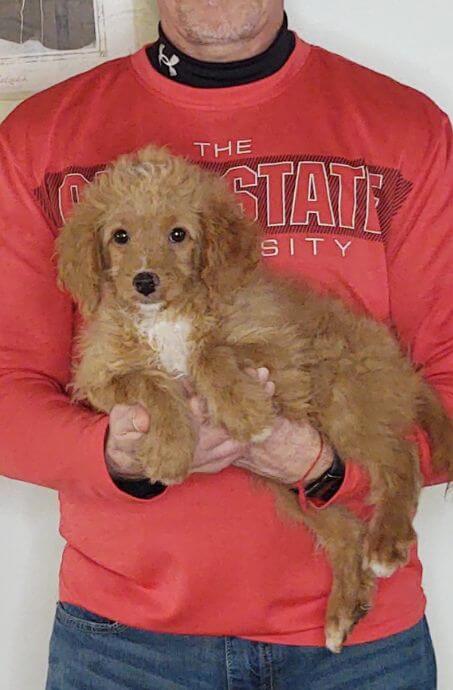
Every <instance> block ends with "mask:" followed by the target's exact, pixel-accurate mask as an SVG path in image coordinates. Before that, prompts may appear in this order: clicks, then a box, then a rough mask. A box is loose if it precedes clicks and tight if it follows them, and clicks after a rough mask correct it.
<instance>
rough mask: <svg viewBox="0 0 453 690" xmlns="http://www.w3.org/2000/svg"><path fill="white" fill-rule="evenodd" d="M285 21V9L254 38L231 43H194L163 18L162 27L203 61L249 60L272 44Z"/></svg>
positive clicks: (182, 47) (179, 46) (186, 50)
mask: <svg viewBox="0 0 453 690" xmlns="http://www.w3.org/2000/svg"><path fill="white" fill-rule="evenodd" d="M282 22H283V11H282V13H281V14H279V15H278V16H277V17H272V18H270V19H269V21H268V22H267V23H266V24H265V25H264V26H263V28H262V30H261V31H260V32H259V33H258V34H257V35H256V36H255V37H253V38H251V39H245V40H238V41H234V42H231V43H224V42H219V43H209V44H205V43H194V42H191V41H190V40H189V39H188V38H187V37H186V36H184V35H183V34H182V33H181V32H180V31H179V30H178V28H177V27H175V26H174V25H171V24H168V23H166V22H165V20H164V19H162V29H163V31H164V32H165V34H166V35H167V36H168V38H169V39H170V41H171V42H172V43H173V44H174V45H175V46H176V47H177V48H178V49H179V50H181V51H182V52H183V53H185V54H186V55H189V56H190V57H192V58H195V59H196V60H202V61H203V62H236V61H237V60H247V59H248V58H252V57H254V56H255V55H260V54H261V53H263V52H264V51H265V50H267V48H269V46H270V45H272V43H273V41H274V39H275V37H276V36H277V34H278V32H279V30H280V27H281V25H282Z"/></svg>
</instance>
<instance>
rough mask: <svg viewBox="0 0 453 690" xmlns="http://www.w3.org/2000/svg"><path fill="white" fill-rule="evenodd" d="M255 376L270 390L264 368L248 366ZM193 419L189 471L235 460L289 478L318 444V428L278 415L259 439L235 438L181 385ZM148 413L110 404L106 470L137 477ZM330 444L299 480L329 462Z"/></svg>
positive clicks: (299, 472) (211, 470)
mask: <svg viewBox="0 0 453 690" xmlns="http://www.w3.org/2000/svg"><path fill="white" fill-rule="evenodd" d="M249 374H250V375H251V376H254V377H256V378H258V380H259V381H260V383H261V385H262V386H263V388H264V390H265V391H266V393H267V395H269V396H272V395H273V394H274V391H275V387H274V384H273V383H272V382H271V381H269V371H268V370H267V369H265V368H263V369H259V370H258V371H254V370H249ZM186 390H187V395H188V397H189V405H190V408H191V411H192V415H193V422H194V425H195V427H196V430H197V433H198V443H197V447H196V449H195V454H194V460H193V466H192V470H191V472H192V473H202V474H215V473H217V472H221V471H222V470H224V469H226V468H227V467H230V465H235V466H237V467H241V468H243V469H247V470H249V471H250V472H254V473H255V474H259V475H261V476H264V477H268V478H272V479H276V480H278V481H281V482H283V483H287V484H292V483H295V482H298V481H300V480H301V478H302V477H304V476H305V474H306V473H307V471H308V470H309V469H310V466H311V465H312V464H313V461H314V460H315V459H316V458H317V456H318V454H319V450H320V436H319V433H318V432H317V431H316V430H315V429H314V428H313V427H312V426H310V424H308V423H306V424H293V423H291V422H289V421H288V420H286V419H283V418H278V419H277V421H276V423H275V426H274V430H273V433H272V434H271V436H270V437H269V438H268V439H267V440H266V441H265V442H264V443H261V444H260V445H250V444H244V443H239V442H238V441H235V440H233V439H232V438H230V436H229V435H228V433H227V432H226V431H225V429H223V428H219V427H215V426H213V425H212V424H211V423H210V421H209V419H208V416H207V411H206V405H205V404H204V402H203V401H202V400H201V399H200V398H199V397H197V396H194V395H193V391H191V389H190V386H188V385H187V386H186ZM149 425H150V419H149V415H148V413H147V412H146V410H145V409H144V408H143V407H142V406H141V405H132V406H130V405H116V406H115V407H114V408H113V410H112V412H111V414H110V429H109V434H108V437H107V444H106V453H105V454H106V462H107V467H108V469H109V472H110V474H111V475H112V477H113V478H117V479H131V480H134V479H143V477H144V472H143V468H142V466H141V464H140V463H139V462H138V460H137V459H136V457H135V454H136V452H137V450H138V447H139V444H140V440H141V439H142V438H143V435H144V434H145V433H146V432H147V431H148V429H149ZM332 461H333V450H332V448H331V447H330V446H328V445H327V444H325V445H324V449H323V451H322V453H321V455H320V457H319V459H318V462H317V463H316V465H315V466H314V467H313V468H312V470H311V471H310V473H309V474H308V475H307V476H305V482H306V483H308V482H309V481H311V480H313V479H316V478H317V477H319V476H320V475H321V474H323V472H325V471H326V470H327V469H328V468H329V467H330V466H331V464H332Z"/></svg>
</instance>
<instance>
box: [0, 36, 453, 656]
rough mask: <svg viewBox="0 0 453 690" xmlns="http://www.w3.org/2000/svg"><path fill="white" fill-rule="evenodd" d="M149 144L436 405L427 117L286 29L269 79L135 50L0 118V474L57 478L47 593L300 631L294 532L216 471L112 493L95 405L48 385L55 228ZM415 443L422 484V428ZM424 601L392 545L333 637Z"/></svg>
mask: <svg viewBox="0 0 453 690" xmlns="http://www.w3.org/2000/svg"><path fill="white" fill-rule="evenodd" d="M150 142H153V143H154V144H158V145H169V147H170V149H171V150H172V151H174V152H175V153H179V154H184V155H187V156H189V157H190V158H192V159H193V160H194V161H198V162H200V163H201V164H205V165H209V166H210V167H213V168H215V169H217V170H219V171H220V172H222V173H225V174H226V175H227V177H228V180H229V182H230V183H231V186H232V188H233V189H234V190H235V192H236V194H237V198H238V201H239V202H240V203H242V204H243V205H244V208H245V210H246V211H247V212H248V213H250V214H251V215H252V216H257V217H258V218H259V219H260V221H261V222H262V224H263V226H264V239H263V257H264V259H265V261H267V262H269V265H270V266H273V267H275V270H281V271H284V272H285V273H288V274H294V275H300V276H305V277H306V278H307V279H308V280H309V281H311V282H312V283H313V284H314V285H316V286H319V287H322V288H325V287H328V288H329V289H331V290H333V291H336V292H337V293H339V294H341V295H342V296H344V297H345V298H346V299H348V300H350V301H351V302H354V303H356V304H359V305H361V306H362V307H364V308H365V309H367V310H368V311H369V312H370V313H371V314H372V315H373V316H374V317H376V318H377V319H380V320H382V321H385V322H388V323H391V324H393V325H394V326H395V328H396V329H397V331H398V333H399V335H400V337H401V340H402V342H403V343H404V344H405V346H407V348H408V350H409V351H410V353H411V356H412V358H413V360H414V362H415V363H416V364H417V365H418V366H420V367H422V368H423V371H424V373H425V375H426V376H427V378H428V379H429V381H430V382H431V383H432V384H433V385H435V386H436V388H437V389H438V391H439V393H440V394H441V395H442V397H443V399H444V401H445V404H446V405H447V406H448V407H449V408H450V409H451V410H453V300H452V294H453V282H452V271H451V266H452V261H453V232H452V230H453V209H452V205H451V194H452V190H453V162H452V151H451V148H452V132H451V128H450V125H449V122H448V119H447V117H446V116H445V115H444V114H443V113H442V112H441V111H440V110H439V109H438V108H437V107H436V106H435V105H433V103H432V102H431V101H429V100H428V99H427V98H426V97H424V96H422V95H420V94H419V93H416V92H415V91H413V90H411V89H409V88H406V87H404V86H401V85H399V84H397V83H395V82H394V81H392V80H390V79H388V78H385V77H383V76H381V75H378V74H375V73H373V72H371V71H369V70H366V69H364V68H362V67H359V66H357V65H355V64H353V63H351V62H349V61H347V60H345V59H343V58H341V57H338V56H337V55H333V54H331V53H328V52H326V51H325V50H322V49H320V48H317V47H311V46H309V45H307V44H305V43H304V42H302V41H299V42H298V44H297V47H296V50H295V52H294V53H293V55H292V56H291V58H290V60H289V61H288V62H287V63H286V65H285V66H284V67H283V68H282V69H281V70H280V71H279V72H277V73H276V74H274V75H273V76H271V77H268V78H267V79H264V80H261V81H259V82H255V83H254V84H251V85H246V86H239V87H232V88H228V89H214V90H210V91H209V92H207V91H206V90H198V89H194V88H191V87H187V86H183V85H180V84H175V83H174V82H171V81H170V80H169V79H167V78H165V77H163V76H161V75H160V74H158V73H157V72H155V71H154V70H153V69H152V68H151V66H150V65H149V63H148V61H147V58H146V54H145V52H144V50H141V51H139V52H138V53H137V54H135V55H133V56H132V57H127V58H123V59H120V60H116V61H113V62H109V63H106V64H104V65H102V66H100V67H98V68H97V69H94V70H92V71H90V72H88V73H86V74H82V75H80V76H78V77H75V78H73V79H71V80H69V81H67V82H65V83H63V84H60V85H58V86H55V87H53V88H52V89H50V90H48V91H45V92H44V93H41V94H39V95H37V96H34V97H33V98H31V99H30V100H28V101H26V102H25V103H24V104H22V105H21V106H19V108H18V109H17V110H16V111H15V112H14V113H13V114H12V115H11V116H10V117H9V118H8V119H7V121H6V122H5V123H4V124H3V125H2V127H1V128H0V156H1V160H0V252H1V253H0V256H1V270H0V294H1V299H0V425H1V434H0V472H1V473H2V474H3V475H5V476H7V477H12V478H15V479H20V480H23V481H27V482H32V483H35V484H40V485H43V486H47V487H52V488H54V489H56V490H58V491H59V493H60V499H61V514H62V516H61V533H62V535H63V537H64V538H65V540H66V542H67V546H66V548H65V551H64V556H63V563H62V568H61V589H60V596H61V598H62V599H63V600H65V601H67V602H71V603H74V604H78V605H81V606H84V607H86V608H88V609H91V610H92V611H94V612H97V613H98V614H100V615H104V616H107V617H110V618H112V619H115V620H119V621H121V622H122V623H125V624H129V625H132V626H138V627H141V628H145V629H149V630H152V631H160V632H167V633H189V634H206V635H235V636H242V637H246V638H249V639H254V640H261V641H267V642H276V643H287V644H297V645H298V644H300V645H322V644H323V643H324V633H323V623H324V614H325V607H326V599H327V595H328V592H329V590H330V586H331V571H330V569H329V566H328V563H327V561H326V559H325V557H324V554H323V552H322V551H321V550H317V549H315V544H314V541H313V538H312V536H311V535H310V534H309V532H308V531H306V530H305V529H304V528H303V527H302V526H293V525H289V524H285V523H284V522H282V521H281V519H280V518H279V517H278V516H277V514H276V511H275V508H274V503H273V498H272V496H271V495H270V494H269V493H268V492H266V491H264V490H257V488H256V486H255V485H254V484H253V480H252V479H251V477H250V475H249V474H247V473H246V472H245V471H242V470H239V469H235V468H231V469H228V470H226V471H224V472H222V473H220V474H218V475H215V476H203V475H200V476H193V477H191V478H190V479H189V480H188V481H186V482H185V483H184V484H183V485H182V486H176V487H172V488H169V489H167V490H166V491H165V492H164V493H163V494H161V495H160V496H159V497H157V498H154V499H151V500H144V499H139V498H133V497H131V496H129V495H127V494H125V493H123V492H121V491H120V490H119V489H118V488H117V487H116V486H115V485H114V484H113V482H112V481H111V479H110V477H109V475H108V473H107V470H106V467H105V462H104V453H103V448H104V436H105V433H106V429H107V426H108V419H107V417H106V416H104V415H99V414H95V413H93V412H90V411H89V410H87V409H84V408H81V407H78V406H76V405H73V404H71V403H70V401H69V399H68V397H67V395H66V394H65V386H66V385H67V383H68V381H69V379H70V362H71V348H72V342H73V336H74V332H75V330H76V329H77V327H78V324H79V319H78V318H76V317H77V315H76V314H75V310H74V308H73V305H72V303H71V300H70V298H69V297H68V296H67V295H65V294H63V293H62V292H60V291H59V290H58V288H57V285H56V270H55V261H54V256H53V254H54V240H55V236H56V234H57V232H58V229H59V227H61V225H62V222H63V220H64V218H65V217H66V216H67V214H68V213H69V210H70V207H71V205H72V204H73V203H74V202H75V201H77V199H78V196H79V193H80V190H81V189H82V187H83V185H85V184H87V183H89V182H90V181H91V180H93V178H94V177H95V176H96V174H98V173H99V171H101V170H103V169H104V167H105V165H106V164H107V163H108V162H109V161H111V160H112V159H114V158H115V157H117V156H118V155H119V154H121V153H124V152H128V151H132V150H134V149H138V148H140V147H142V146H144V145H146V144H148V143H150ZM420 450H421V458H422V466H423V470H424V474H425V477H426V481H427V483H432V482H434V481H436V478H434V477H432V474H431V471H430V458H429V448H428V445H427V443H426V439H424V438H423V436H422V435H421V436H420ZM437 479H440V478H437ZM366 492H367V484H366V480H365V478H364V477H363V476H362V474H361V472H360V471H359V469H358V467H357V465H355V464H354V462H353V461H350V462H347V474H346V479H345V482H344V485H343V488H342V489H341V490H340V492H339V494H337V496H336V497H335V498H334V499H333V501H335V502H339V503H340V502H341V503H343V504H345V505H347V506H349V507H351V508H353V509H355V510H357V511H358V512H359V513H361V512H362V511H365V510H366V507H365V506H366ZM424 607H425V598H424V595H423V593H422V589H421V566H420V563H419V561H418V558H417V554H416V549H415V548H414V549H413V552H412V557H411V560H410V563H409V565H408V566H407V567H405V568H403V569H401V570H399V571H398V572H397V573H396V574H395V575H394V576H393V577H392V578H390V579H389V580H382V581H380V583H379V588H378V593H377V596H376V605H375V608H374V610H373V611H372V612H371V613H370V615H369V616H368V617H367V618H365V619H364V620H363V622H361V623H360V624H359V625H358V626H357V628H356V630H355V632H354V634H353V635H352V637H351V639H350V642H355V643H357V642H363V641H368V640H373V639H376V638H380V637H383V636H385V635H389V634H392V633H395V632H398V631H401V630H403V629H406V628H408V627H410V626H412V625H413V624H415V623H416V622H417V621H418V620H419V619H420V617H421V616H422V614H423V611H424Z"/></svg>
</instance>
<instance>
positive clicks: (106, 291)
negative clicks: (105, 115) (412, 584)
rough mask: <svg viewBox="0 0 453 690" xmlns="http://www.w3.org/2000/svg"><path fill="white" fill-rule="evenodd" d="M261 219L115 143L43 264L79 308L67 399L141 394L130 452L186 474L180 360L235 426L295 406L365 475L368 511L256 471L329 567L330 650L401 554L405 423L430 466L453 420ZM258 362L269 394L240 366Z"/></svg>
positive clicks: (412, 506) (406, 491)
mask: <svg viewBox="0 0 453 690" xmlns="http://www.w3.org/2000/svg"><path fill="white" fill-rule="evenodd" d="M259 236H260V230H259V228H258V227H257V225H256V224H254V223H252V222H251V221H249V220H247V219H246V218H245V217H243V215H242V213H241V211H240V209H239V207H238V206H237V204H236V202H235V201H234V199H233V197H232V196H231V195H230V193H229V192H228V191H227V189H226V187H225V186H224V183H223V181H222V180H220V179H219V178H217V177H216V176H214V175H212V174H210V173H208V172H206V171H204V170H202V169H201V168H200V167H198V166H194V165H191V164H190V163H188V162H187V161H185V160H183V159H181V158H176V157H173V156H171V155H170V154H169V153H168V152H167V151H165V150H158V149H156V148H154V147H150V148H147V149H145V150H143V151H140V152H139V153H136V154H133V155H128V156H124V157H122V158H120V159H119V160H118V162H117V163H116V164H115V165H114V166H113V167H112V168H111V170H110V171H108V172H107V173H106V174H104V175H102V176H100V178H99V179H98V180H97V181H96V182H95V183H94V184H93V185H92V186H91V187H90V188H89V189H88V191H87V192H86V194H85V195H84V198H83V200H82V202H81V203H80V204H79V205H78V206H77V208H76V209H75V211H74V213H73V215H72V217H71V219H70V220H69V222H68V223H67V225H66V226H65V227H64V229H63V230H62V233H61V235H60V237H59V240H58V252H59V271H60V280H61V283H62V285H63V286H65V287H66V288H67V289H68V290H69V291H70V292H71V293H72V295H73V296H74V298H75V300H76V301H77V302H78V304H79V306H80V308H81V311H82V313H83V315H84V317H85V320H86V328H85V330H84V332H83V333H82V335H81V337H80V339H79V352H78V361H77V365H76V367H75V376H74V389H75V398H76V399H77V400H82V401H87V402H89V403H90V404H91V405H92V406H93V407H94V408H96V409H98V410H104V411H106V412H109V411H110V410H111V409H112V407H113V406H114V405H115V404H116V403H130V404H132V403H137V402H140V403H142V404H143V405H144V406H145V407H146V408H147V409H149V410H150V411H151V412H152V420H153V424H152V428H151V431H150V433H149V434H148V435H147V436H146V437H145V440H144V442H143V445H142V448H141V452H140V457H141V460H142V462H143V466H144V468H145V472H146V473H147V475H148V476H149V477H150V479H152V480H161V481H163V482H164V483H167V484H171V483H175V482H181V481H183V480H184V478H185V477H186V476H187V474H188V471H189V468H190V466H191V462H192V456H193V449H194V443H195V438H194V431H193V426H192V423H191V418H190V415H189V410H188V406H187V400H186V397H185V395H184V391H183V385H182V382H181V377H186V376H187V377H189V378H190V380H191V381H192V383H193V385H194V386H195V388H196V390H197V392H198V394H200V395H201V396H203V397H204V398H205V399H206V401H207V404H208V408H209V412H210V415H211V417H212V419H213V421H214V422H215V423H217V424H223V425H224V426H225V427H226V428H227V429H228V431H229V432H230V433H231V435H232V436H233V437H234V438H236V439H239V440H249V441H252V442H254V443H259V442H260V440H263V439H264V438H265V437H266V434H268V433H269V430H270V429H271V427H272V425H273V421H274V418H275V415H276V414H277V413H278V414H282V415H284V416H285V417H287V418H289V419H291V420H295V421H302V420H304V421H306V420H309V421H310V422H311V423H312V424H313V425H314V426H315V427H316V428H317V429H318V430H319V431H320V433H321V434H323V435H324V436H325V437H326V438H327V439H328V440H329V442H330V443H331V444H332V445H333V446H334V447H335V448H336V449H337V451H338V452H339V454H340V455H341V456H342V457H344V458H354V459H356V460H357V461H358V462H360V463H362V464H363V466H364V467H365V468H366V469H367V471H368V472H369V475H370V480H371V500H372V503H373V505H374V514H373V518H372V520H371V522H370V523H369V524H368V525H366V526H365V525H364V524H363V523H361V522H360V521H359V520H358V519H357V518H355V517H354V516H353V515H352V514H351V513H349V512H348V511H347V510H345V509H343V508H340V507H329V508H327V509H325V510H323V511H316V510H314V509H310V508H308V509H307V510H304V511H301V510H300V507H299V505H298V502H297V499H296V497H295V495H294V493H293V492H291V491H290V489H289V488H288V487H284V486H282V485H277V484H276V483H272V482H269V485H270V486H272V488H273V490H274V491H275V492H276V493H277V495H278V496H279V499H280V501H279V504H280V505H281V506H283V507H284V508H285V511H286V514H288V515H291V516H292V517H293V518H296V519H298V520H302V521H304V522H305V524H307V525H308V526H309V527H310V529H312V530H313V532H314V533H315V535H316V537H317V539H318V540H319V543H320V544H321V545H322V546H323V547H324V548H325V549H326V552H327V555H328V557H329V559H330V563H331V565H332V569H333V574H334V581H333V588H332V593H331V597H330V600H329V606H328V611H327V621H326V640H327V646H328V647H329V648H330V649H331V650H332V651H339V650H340V649H341V646H342V644H343V642H344V639H345V637H346V635H347V634H348V633H349V631H350V630H351V629H352V627H353V625H354V624H355V622H356V621H357V620H358V619H359V618H360V617H361V616H362V615H364V613H365V612H366V610H367V609H368V608H369V606H370V598H371V588H372V582H373V577H374V576H388V575H390V574H391V573H392V572H394V570H395V569H396V568H398V567H399V566H400V565H402V564H404V563H405V562H406V560H407V557H408V550H409V547H410V545H411V544H412V542H413V540H414V530H413V527H412V518H413V516H414V513H415V510H416V506H417V501H418V496H419V492H420V486H421V477H420V471H419V460H418V454H417V448H416V447H415V445H414V443H413V442H412V441H411V440H409V438H410V432H411V428H412V427H413V425H414V424H420V425H422V426H423V427H424V428H425V429H426V430H427V431H428V432H429V433H430V435H431V439H432V444H433V462H434V465H435V467H436V469H439V470H440V469H443V468H446V467H448V469H449V470H450V473H452V474H453V426H452V423H451V421H450V420H449V419H448V418H447V416H446V414H445V412H444V410H443V408H442V406H441V404H440V401H439V400H438V398H437V396H436V394H435V393H434V391H433V390H432V389H431V388H430V387H429V386H428V385H427V384H426V383H425V382H424V381H423V379H422V377H421V376H420V375H419V374H417V373H416V372H415V371H414V369H413V368H412V366H411V364H410V362H409V360H408V359H407V358H406V357H405V355H404V354H402V352H401V350H400V348H399V346H398V344H397V342H396V341H395V339H394V338H393V337H392V336H391V334H390V333H389V331H388V330H387V329H386V328H385V327H383V326H382V325H379V324H378V323H375V322H374V321H373V320H371V319H370V318H368V317H366V316H364V315H357V314H354V313H352V311H350V310H348V309H347V308H346V307H345V306H344V305H343V304H342V303H341V302H340V301H339V300H336V299H333V298H328V297H321V296H319V295H317V294H315V293H314V292H313V291H312V290H310V289H308V288H307V287H302V286H301V285H300V284H298V285H297V286H295V285H290V284H287V283H285V282H282V281H280V280H278V279H277V278H275V277H273V276H271V275H270V274H269V273H268V272H266V270H265V269H264V268H263V267H262V266H261V265H260V261H259V251H258V246H259ZM262 366H265V367H267V368H268V369H269V370H270V374H271V378H272V380H273V381H274V382H275V385H276V393H275V397H274V399H273V400H270V399H269V398H268V397H266V395H265V393H264V391H263V389H262V386H261V385H260V384H259V382H257V381H256V380H254V379H252V378H251V377H250V376H249V375H248V374H247V373H246V371H245V370H246V369H247V368H248V367H254V368H258V367H262Z"/></svg>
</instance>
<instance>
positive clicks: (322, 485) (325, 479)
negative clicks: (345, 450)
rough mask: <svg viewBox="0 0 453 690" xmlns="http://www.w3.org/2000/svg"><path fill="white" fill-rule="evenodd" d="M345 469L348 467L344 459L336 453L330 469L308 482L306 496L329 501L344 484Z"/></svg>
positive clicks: (305, 490)
mask: <svg viewBox="0 0 453 690" xmlns="http://www.w3.org/2000/svg"><path fill="white" fill-rule="evenodd" d="M345 471H346V468H345V465H344V462H343V460H342V459H341V458H340V456H339V455H338V454H337V453H335V455H334V458H333V463H332V465H331V466H330V467H329V469H328V470H326V471H325V472H324V474H322V475H321V476H320V477H318V479H314V480H313V481H312V482H310V483H309V484H307V486H306V487H305V489H304V493H305V496H306V497H307V498H315V499H317V500H319V501H323V502H324V503H327V501H330V499H331V498H333V497H334V496H335V494H336V493H337V491H338V490H339V489H340V487H341V485H342V484H343V480H344V476H345Z"/></svg>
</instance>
